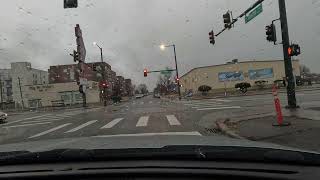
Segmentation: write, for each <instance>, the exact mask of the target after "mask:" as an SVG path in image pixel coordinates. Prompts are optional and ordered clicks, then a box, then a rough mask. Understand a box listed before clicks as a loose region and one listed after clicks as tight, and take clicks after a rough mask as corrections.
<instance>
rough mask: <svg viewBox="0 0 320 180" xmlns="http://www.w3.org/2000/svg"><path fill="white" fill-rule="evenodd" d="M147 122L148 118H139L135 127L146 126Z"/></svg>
mask: <svg viewBox="0 0 320 180" xmlns="http://www.w3.org/2000/svg"><path fill="white" fill-rule="evenodd" d="M148 121H149V116H142V117H140V118H139V120H138V123H137V125H136V127H143V126H147V125H148Z"/></svg>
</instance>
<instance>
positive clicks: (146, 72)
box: [143, 69, 148, 77]
mask: <svg viewBox="0 0 320 180" xmlns="http://www.w3.org/2000/svg"><path fill="white" fill-rule="evenodd" d="M143 75H144V77H147V76H148V70H147V69H145V70H143Z"/></svg>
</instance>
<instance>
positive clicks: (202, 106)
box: [191, 104, 226, 109]
mask: <svg viewBox="0 0 320 180" xmlns="http://www.w3.org/2000/svg"><path fill="white" fill-rule="evenodd" d="M212 107H217V108H218V107H226V105H225V104H219V105H195V106H193V107H191V108H192V109H201V108H212Z"/></svg>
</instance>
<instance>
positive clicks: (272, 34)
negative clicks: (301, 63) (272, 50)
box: [266, 24, 277, 42]
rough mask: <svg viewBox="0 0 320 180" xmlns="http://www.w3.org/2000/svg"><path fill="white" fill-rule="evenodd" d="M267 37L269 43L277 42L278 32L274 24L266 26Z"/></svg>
mask: <svg viewBox="0 0 320 180" xmlns="http://www.w3.org/2000/svg"><path fill="white" fill-rule="evenodd" d="M266 35H267V40H268V41H273V42H277V32H276V26H275V25H274V24H270V25H269V26H266Z"/></svg>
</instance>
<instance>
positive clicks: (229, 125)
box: [217, 110, 320, 152]
mask: <svg viewBox="0 0 320 180" xmlns="http://www.w3.org/2000/svg"><path fill="white" fill-rule="evenodd" d="M303 112H304V110H300V112H299V113H294V114H291V115H290V113H289V112H285V115H286V116H285V117H284V120H285V121H287V122H290V123H291V125H290V126H284V127H279V126H273V123H275V122H276V116H275V115H272V114H269V115H264V116H260V117H254V118H250V119H246V120H243V119H238V120H237V119H233V120H224V121H218V122H217V126H218V128H219V129H220V130H221V131H222V132H223V133H225V134H226V135H228V136H230V137H233V138H241V139H242V138H243V139H249V140H253V141H262V142H271V143H275V144H280V145H284V146H288V147H294V148H299V149H303V150H311V151H317V152H320V141H319V137H320V121H319V116H318V118H317V119H311V118H312V117H315V116H310V118H305V115H306V114H308V113H303ZM307 112H311V111H307ZM313 113H314V115H315V114H318V115H319V113H320V112H313ZM299 115H302V116H299Z"/></svg>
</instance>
